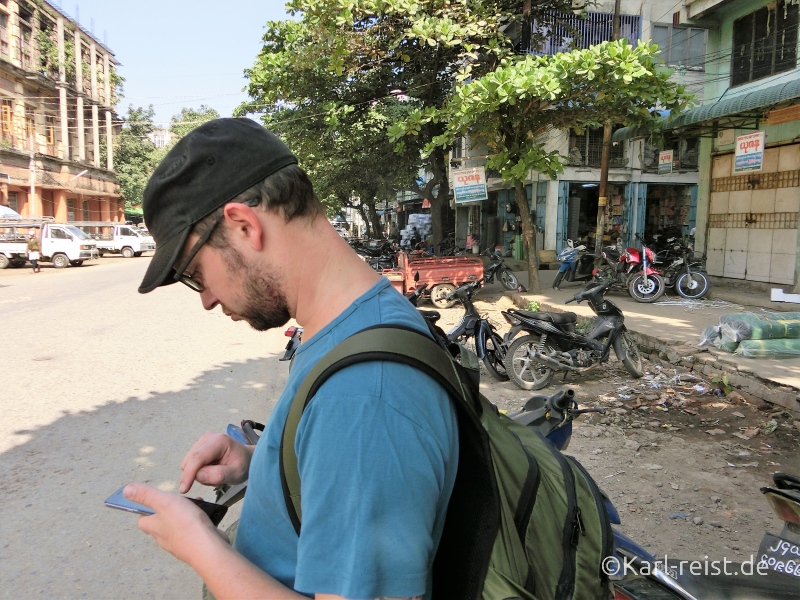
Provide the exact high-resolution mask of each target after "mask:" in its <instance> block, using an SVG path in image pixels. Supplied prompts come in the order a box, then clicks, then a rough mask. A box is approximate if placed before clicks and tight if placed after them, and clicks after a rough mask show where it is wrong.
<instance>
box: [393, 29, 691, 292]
mask: <svg viewBox="0 0 800 600" xmlns="http://www.w3.org/2000/svg"><path fill="white" fill-rule="evenodd" d="M657 53H658V48H657V46H655V45H651V44H648V43H646V42H639V43H638V45H637V46H632V45H631V44H629V43H628V42H627V40H618V41H615V42H603V43H601V44H598V45H596V46H592V47H591V48H589V49H586V50H575V51H573V52H570V53H561V54H557V55H555V56H532V55H527V56H513V57H507V58H505V59H503V60H502V61H501V62H500V64H499V66H498V67H497V68H496V69H495V70H493V71H491V72H489V73H486V74H485V75H483V76H481V77H478V78H475V79H473V80H472V81H470V82H468V83H464V84H463V85H460V86H458V87H457V88H456V89H455V91H454V93H453V94H452V96H451V97H450V99H449V100H448V102H447V103H446V104H445V106H443V107H442V109H441V110H438V111H427V112H422V111H419V112H418V113H416V114H414V115H412V116H411V118H410V119H409V120H408V122H407V123H399V124H398V125H397V126H396V128H395V130H394V131H393V133H394V135H395V136H396V137H398V138H399V136H401V135H403V134H404V133H407V132H408V131H409V130H413V129H414V128H415V127H418V126H419V123H424V122H425V121H426V120H430V121H435V122H441V123H445V124H446V127H445V131H444V133H442V135H440V136H438V137H437V138H435V139H434V140H432V142H431V143H430V144H429V145H428V147H427V151H429V152H430V151H433V150H435V149H436V148H437V147H443V146H447V145H448V144H450V143H452V140H453V139H454V138H455V137H457V136H460V135H465V134H469V137H470V140H471V143H472V144H473V145H480V146H481V147H484V148H485V149H486V152H487V155H488V158H487V161H486V166H487V167H488V168H491V169H496V170H497V171H499V172H500V175H501V177H502V179H503V180H504V181H506V182H508V183H512V184H513V185H514V187H515V190H516V199H517V203H518V204H519V206H526V205H527V199H526V197H525V192H524V182H525V180H526V179H527V178H528V177H529V176H530V172H531V171H532V170H533V171H536V172H538V173H542V174H545V175H549V176H550V177H555V176H556V175H557V174H558V173H560V172H561V171H562V170H563V165H564V163H565V157H563V156H561V155H560V154H559V153H558V152H557V151H555V150H552V149H551V148H550V147H549V146H548V141H549V136H548V135H547V134H548V133H549V132H551V131H553V130H560V129H568V128H570V127H572V128H576V129H579V130H580V129H584V128H590V127H598V126H600V125H602V123H603V122H604V121H606V120H610V121H612V122H615V123H624V124H626V125H644V124H646V123H648V122H650V121H653V120H655V119H657V118H658V117H659V112H658V111H659V110H669V111H672V112H675V111H680V110H681V109H683V108H684V107H685V106H686V105H687V104H688V103H689V101H690V99H691V96H690V95H688V94H687V93H686V91H685V89H684V87H683V86H682V85H678V84H675V83H673V82H672V81H670V80H669V74H670V73H669V71H667V70H665V69H662V68H660V67H659V66H658V65H657V62H656V58H655V57H656V54H657ZM521 216H522V226H523V239H524V242H525V244H526V247H527V249H528V257H529V268H528V273H529V276H530V282H531V286H532V289H533V291H538V264H537V262H538V257H537V254H536V252H535V250H534V248H535V247H536V246H535V230H534V227H533V222H532V220H531V217H530V214H529V212H528V211H525V210H523V211H521Z"/></svg>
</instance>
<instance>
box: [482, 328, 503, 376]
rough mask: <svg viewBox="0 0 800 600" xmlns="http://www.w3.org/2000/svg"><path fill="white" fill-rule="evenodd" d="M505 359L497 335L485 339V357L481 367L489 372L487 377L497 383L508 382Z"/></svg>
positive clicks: (500, 340)
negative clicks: (492, 378) (489, 376)
mask: <svg viewBox="0 0 800 600" xmlns="http://www.w3.org/2000/svg"><path fill="white" fill-rule="evenodd" d="M505 359H506V350H505V346H504V345H503V340H502V338H501V337H500V336H499V335H497V334H494V335H491V336H489V337H487V338H486V356H484V357H483V365H484V366H485V367H486V370H487V371H489V375H491V376H492V377H494V378H495V379H496V380H497V381H508V371H506V365H505V362H504V361H505Z"/></svg>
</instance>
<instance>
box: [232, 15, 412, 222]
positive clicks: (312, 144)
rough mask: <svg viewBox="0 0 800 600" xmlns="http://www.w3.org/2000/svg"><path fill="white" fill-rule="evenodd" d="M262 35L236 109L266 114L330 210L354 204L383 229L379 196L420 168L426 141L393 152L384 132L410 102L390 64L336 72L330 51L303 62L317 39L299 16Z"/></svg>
mask: <svg viewBox="0 0 800 600" xmlns="http://www.w3.org/2000/svg"><path fill="white" fill-rule="evenodd" d="M264 41H265V44H264V47H263V49H262V51H261V52H260V54H259V57H258V59H257V61H256V63H255V65H254V66H253V68H252V69H249V70H248V71H247V72H246V73H247V76H248V77H249V79H250V85H249V93H250V96H251V97H252V98H253V100H252V101H250V102H247V103H245V104H243V105H242V106H241V107H240V108H239V109H238V110H237V111H236V113H235V114H237V115H243V114H254V113H255V114H261V115H262V121H263V123H264V124H265V125H266V126H267V127H268V128H269V129H271V130H272V131H274V132H275V133H277V134H278V135H280V136H281V137H283V138H284V139H286V140H287V142H288V143H289V145H290V146H291V147H292V150H293V151H294V152H295V153H296V154H297V155H298V156H299V157H300V160H301V163H302V165H303V167H304V168H305V169H306V170H307V171H308V172H309V175H310V176H311V177H312V180H313V181H314V184H315V188H316V190H317V193H318V194H319V195H320V198H321V199H322V200H323V203H324V204H325V205H326V207H327V209H328V212H329V213H330V214H331V215H333V214H336V213H337V212H338V211H339V210H340V209H341V208H342V207H348V206H350V207H354V208H357V209H358V210H359V211H360V212H361V213H362V216H363V217H364V220H365V222H366V223H367V226H368V230H369V232H370V233H371V234H372V235H375V234H378V235H379V234H380V233H379V232H380V221H379V215H378V213H377V211H376V209H375V204H376V202H377V201H386V202H391V201H393V200H394V198H395V196H396V193H397V191H398V190H399V189H403V188H404V187H407V186H408V185H409V183H410V182H413V181H414V178H415V177H416V175H417V173H418V171H419V167H420V163H421V161H420V153H421V146H419V145H417V146H414V145H412V144H409V146H408V148H405V149H403V150H402V151H400V152H398V153H395V152H394V151H393V144H392V143H391V142H390V141H389V138H388V136H387V135H386V130H387V128H388V126H389V125H390V124H391V123H392V122H395V121H396V120H398V119H403V118H405V117H406V116H408V114H409V113H410V112H411V110H412V107H411V106H409V105H408V103H406V102H404V101H403V99H401V98H398V97H396V96H395V95H393V94H392V93H391V85H390V84H391V80H392V77H391V74H390V73H389V72H388V71H387V70H381V69H376V70H373V71H371V72H369V73H363V74H360V75H358V76H349V75H346V74H344V73H342V74H339V73H337V72H336V71H335V70H332V69H331V68H330V65H329V63H328V62H327V57H323V58H322V59H321V60H320V61H315V60H312V59H311V58H310V57H307V58H308V59H307V60H304V61H301V62H300V63H299V64H298V62H297V60H296V59H297V56H298V54H299V53H301V52H304V51H306V50H307V49H308V48H309V47H310V46H311V44H312V42H313V35H312V34H311V32H310V31H309V29H308V28H307V27H306V26H305V24H303V23H302V22H297V21H284V22H273V23H270V24H269V26H268V28H267V33H266V34H265V35H264Z"/></svg>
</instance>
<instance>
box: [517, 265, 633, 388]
mask: <svg viewBox="0 0 800 600" xmlns="http://www.w3.org/2000/svg"><path fill="white" fill-rule="evenodd" d="M611 285H612V282H611V281H605V282H603V283H596V282H592V283H590V284H589V285H587V286H586V287H585V288H584V289H583V290H581V291H579V292H578V293H577V294H575V296H573V297H572V298H571V299H569V300H567V302H566V303H567V304H569V303H570V302H578V303H581V302H583V301H584V300H586V301H587V302H588V303H589V306H590V307H591V309H592V310H593V311H594V312H595V314H596V315H597V317H598V318H597V319H595V321H594V324H593V327H592V330H591V331H590V332H589V333H588V334H587V335H581V334H579V333H575V323H576V322H577V320H578V316H577V315H576V314H575V313H572V312H568V313H549V312H529V311H525V310H517V309H510V310H507V311H502V313H501V314H502V315H503V317H504V318H505V319H506V321H508V323H509V324H511V329H510V330H509V332H508V333H507V334H506V337H505V342H506V343H507V344H508V351H507V352H506V371H507V372H508V375H509V377H510V378H511V380H512V381H513V382H514V383H515V384H516V385H517V386H519V387H520V388H522V389H524V390H539V389H542V388H543V387H546V386H547V385H549V384H550V382H551V381H552V379H553V375H555V373H556V372H559V373H564V375H565V377H566V374H567V373H583V372H585V371H588V370H589V369H592V368H594V367H596V366H597V365H598V364H600V363H603V362H606V361H607V360H608V357H609V355H610V351H611V347H612V346H613V347H614V352H615V353H616V355H617V358H618V359H619V360H621V361H622V363H623V364H624V365H625V369H626V370H627V371H628V373H630V374H631V375H633V376H634V377H637V378H638V377H641V376H642V373H643V371H642V356H641V354H640V353H639V347H638V346H637V345H636V342H635V341H634V340H633V338H632V337H631V334H630V333H629V332H628V330H627V328H626V327H625V317H624V315H623V314H622V311H621V310H620V309H619V307H618V306H617V305H616V304H614V303H613V302H611V301H610V300H606V299H605V298H604V295H605V293H606V291H608V289H609V288H610V287H611ZM523 331H524V332H526V334H527V335H523V336H522V337H516V336H517V335H518V334H519V333H520V332H523ZM515 338H516V339H515ZM511 340H513V341H511Z"/></svg>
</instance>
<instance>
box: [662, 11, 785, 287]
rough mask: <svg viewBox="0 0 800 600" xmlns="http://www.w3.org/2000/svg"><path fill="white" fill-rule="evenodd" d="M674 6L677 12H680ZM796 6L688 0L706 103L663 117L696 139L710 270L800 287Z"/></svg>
mask: <svg viewBox="0 0 800 600" xmlns="http://www.w3.org/2000/svg"><path fill="white" fill-rule="evenodd" d="M676 10H677V9H676ZM799 12H800V6H798V2H797V1H796V0H788V1H787V0H777V1H776V0H771V1H770V0H730V1H728V0H687V1H686V2H685V3H684V4H682V5H681V8H680V12H676V13H675V14H674V22H676V23H680V24H681V26H691V27H701V28H705V29H706V30H707V32H708V47H707V55H706V72H707V74H708V76H707V78H706V88H705V98H706V102H705V103H704V104H703V105H702V106H700V107H698V108H695V109H694V110H691V111H688V112H686V113H684V114H682V115H680V116H678V117H677V118H676V119H674V120H672V121H668V122H667V123H666V124H665V129H666V131H668V132H669V133H671V134H673V135H675V136H682V135H686V134H687V133H688V134H692V135H697V136H699V137H700V140H701V141H700V146H699V169H700V171H699V172H700V179H699V185H698V205H697V240H696V245H697V247H698V248H699V249H700V250H702V251H705V253H706V255H707V259H708V260H707V268H708V273H709V274H710V275H715V276H719V277H725V278H730V279H734V280H744V281H751V282H762V283H764V284H768V285H770V286H774V285H782V286H785V287H789V288H792V290H793V291H794V292H798V291H800V282H799V281H798V280H799V279H800V258H799V257H800V239H798V234H797V230H798V217H800V68H798V63H797V52H798V43H797V39H798V27H800V25H799V23H800V19H799V18H798V13H799Z"/></svg>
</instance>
